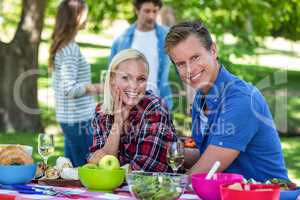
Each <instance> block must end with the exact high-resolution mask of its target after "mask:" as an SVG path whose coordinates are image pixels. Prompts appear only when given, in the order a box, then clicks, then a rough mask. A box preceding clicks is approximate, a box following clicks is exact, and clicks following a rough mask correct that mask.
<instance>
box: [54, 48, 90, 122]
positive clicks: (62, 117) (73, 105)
mask: <svg viewBox="0 0 300 200" xmlns="http://www.w3.org/2000/svg"><path fill="white" fill-rule="evenodd" d="M54 65H55V66H54V71H53V75H52V77H53V89H54V96H55V109H56V118H57V121H58V122H62V123H74V122H81V121H86V120H89V119H91V118H92V116H93V113H94V110H95V102H94V99H93V97H92V96H87V95H86V90H85V85H87V84H91V69H90V65H89V64H88V63H87V61H86V60H85V58H84V56H83V55H82V54H81V52H80V49H79V46H78V45H77V44H76V43H75V42H71V43H70V44H68V45H67V46H66V47H64V48H62V49H61V50H59V51H58V52H57V53H56V54H55V59H54Z"/></svg>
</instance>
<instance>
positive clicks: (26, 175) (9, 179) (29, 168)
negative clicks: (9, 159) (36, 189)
mask: <svg viewBox="0 0 300 200" xmlns="http://www.w3.org/2000/svg"><path fill="white" fill-rule="evenodd" d="M35 171H36V164H29V165H0V184H5V185H8V184H25V183H28V182H30V181H31V180H32V179H33V178H34V176H35Z"/></svg>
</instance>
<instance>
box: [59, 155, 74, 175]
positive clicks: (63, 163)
mask: <svg viewBox="0 0 300 200" xmlns="http://www.w3.org/2000/svg"><path fill="white" fill-rule="evenodd" d="M55 166H56V168H57V169H58V170H59V172H62V171H63V169H64V168H73V165H72V162H71V160H70V159H69V158H66V157H62V156H60V157H58V158H57V159H56V165H55Z"/></svg>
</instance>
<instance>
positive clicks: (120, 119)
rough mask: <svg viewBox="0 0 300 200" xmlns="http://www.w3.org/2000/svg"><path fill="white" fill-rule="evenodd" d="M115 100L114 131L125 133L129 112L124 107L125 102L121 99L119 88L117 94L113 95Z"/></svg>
mask: <svg viewBox="0 0 300 200" xmlns="http://www.w3.org/2000/svg"><path fill="white" fill-rule="evenodd" d="M113 98H114V123H113V126H112V130H116V131H119V133H123V131H122V130H123V126H124V123H125V121H126V119H127V118H128V115H129V110H128V109H126V107H125V106H124V105H123V101H122V99H121V92H120V90H119V89H118V88H117V89H116V92H115V93H114V94H113Z"/></svg>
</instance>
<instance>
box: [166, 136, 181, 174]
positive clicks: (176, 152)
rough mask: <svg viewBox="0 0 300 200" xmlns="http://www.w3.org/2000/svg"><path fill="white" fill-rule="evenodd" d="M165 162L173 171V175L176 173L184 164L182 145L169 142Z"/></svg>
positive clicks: (178, 142)
mask: <svg viewBox="0 0 300 200" xmlns="http://www.w3.org/2000/svg"><path fill="white" fill-rule="evenodd" d="M167 161H168V164H169V165H170V167H171V168H172V169H173V171H174V173H177V170H178V169H179V168H180V167H181V166H182V165H183V163H184V145H183V143H182V142H181V141H180V140H178V141H176V142H171V143H170V144H169V147H168V151H167Z"/></svg>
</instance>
